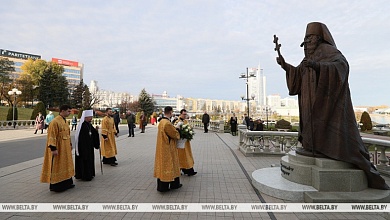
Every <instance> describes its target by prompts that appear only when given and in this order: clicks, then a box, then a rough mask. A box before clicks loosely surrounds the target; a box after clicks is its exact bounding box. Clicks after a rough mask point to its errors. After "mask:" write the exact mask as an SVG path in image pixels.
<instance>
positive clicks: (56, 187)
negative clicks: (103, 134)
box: [41, 105, 74, 192]
mask: <svg viewBox="0 0 390 220" xmlns="http://www.w3.org/2000/svg"><path fill="white" fill-rule="evenodd" d="M70 113H71V108H70V106H68V105H63V106H61V108H60V114H59V115H58V116H57V117H56V118H54V119H53V120H52V121H51V123H50V126H49V129H48V131H47V141H46V149H45V155H44V160H43V166H42V173H41V182H43V183H50V191H55V192H62V191H65V190H67V189H70V188H73V187H74V185H73V179H72V176H74V166H73V158H72V143H71V137H70V129H69V124H68V123H67V122H66V117H68V116H69V115H70Z"/></svg>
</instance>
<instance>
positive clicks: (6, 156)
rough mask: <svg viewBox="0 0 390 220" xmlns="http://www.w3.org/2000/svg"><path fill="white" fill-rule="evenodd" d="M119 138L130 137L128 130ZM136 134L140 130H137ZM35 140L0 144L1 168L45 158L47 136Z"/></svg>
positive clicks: (123, 131) (28, 139)
mask: <svg viewBox="0 0 390 220" xmlns="http://www.w3.org/2000/svg"><path fill="white" fill-rule="evenodd" d="M120 131H122V132H120V133H119V136H122V135H126V136H127V135H128V133H127V130H125V129H124V127H123V128H122V129H120ZM135 132H136V134H137V133H139V129H138V128H136V129H135ZM37 135H39V136H37V137H34V138H24V139H16V140H10V141H3V142H1V143H0V152H1V153H0V168H2V167H6V166H10V165H14V164H18V163H22V162H25V161H29V160H33V159H36V158H40V157H43V155H44V149H45V145H46V137H47V135H46V134H42V135H40V134H37ZM71 136H72V143H74V132H72V133H71Z"/></svg>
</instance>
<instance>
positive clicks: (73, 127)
mask: <svg viewBox="0 0 390 220" xmlns="http://www.w3.org/2000/svg"><path fill="white" fill-rule="evenodd" d="M76 126H77V117H76V115H73V117H72V129H71V131H73V129H74V130H76Z"/></svg>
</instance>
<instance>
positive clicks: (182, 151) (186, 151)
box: [175, 109, 198, 176]
mask: <svg viewBox="0 0 390 220" xmlns="http://www.w3.org/2000/svg"><path fill="white" fill-rule="evenodd" d="M180 123H182V124H188V121H187V110H185V109H182V110H181V111H180V116H179V119H178V120H176V121H175V126H177V125H179V124H180ZM177 151H178V154H179V166H180V170H181V171H183V173H184V174H186V175H188V176H194V175H196V174H197V173H198V172H195V171H194V157H193V156H192V149H191V143H190V141H189V140H187V141H186V142H185V146H184V148H177Z"/></svg>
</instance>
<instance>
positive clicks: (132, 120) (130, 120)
mask: <svg viewBox="0 0 390 220" xmlns="http://www.w3.org/2000/svg"><path fill="white" fill-rule="evenodd" d="M126 119H127V127H128V128H129V136H128V137H134V128H135V115H134V114H133V113H131V111H130V110H129V111H127V115H126Z"/></svg>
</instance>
